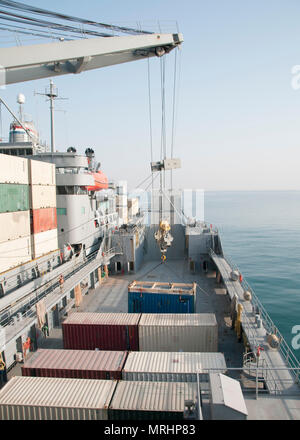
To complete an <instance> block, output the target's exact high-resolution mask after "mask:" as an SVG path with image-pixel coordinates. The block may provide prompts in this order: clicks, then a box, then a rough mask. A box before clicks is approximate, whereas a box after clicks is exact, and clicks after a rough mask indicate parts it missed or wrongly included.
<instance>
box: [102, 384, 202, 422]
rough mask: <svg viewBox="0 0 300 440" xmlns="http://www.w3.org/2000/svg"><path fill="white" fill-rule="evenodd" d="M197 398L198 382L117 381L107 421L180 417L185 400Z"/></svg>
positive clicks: (181, 417)
mask: <svg viewBox="0 0 300 440" xmlns="http://www.w3.org/2000/svg"><path fill="white" fill-rule="evenodd" d="M196 399H197V383H183V382H139V381H136V382H129V381H122V382H119V383H118V385H117V388H116V390H115V393H114V396H113V398H112V401H111V403H110V406H109V419H110V420H173V419H175V420H176V419H177V420H180V419H183V412H184V402H185V400H192V401H194V402H196Z"/></svg>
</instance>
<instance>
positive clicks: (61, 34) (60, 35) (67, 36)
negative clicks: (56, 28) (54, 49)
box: [0, 17, 83, 39]
mask: <svg viewBox="0 0 300 440" xmlns="http://www.w3.org/2000/svg"><path fill="white" fill-rule="evenodd" d="M0 19H2V17H0ZM0 25H1V26H5V27H6V28H5V29H3V30H7V31H9V32H13V31H16V32H21V31H23V33H24V32H25V31H26V33H28V34H29V35H38V36H45V37H47V38H49V31H48V30H45V31H43V29H35V28H30V27H22V26H18V25H16V24H7V23H1V22H0ZM7 27H9V28H13V29H9V28H7ZM19 29H20V30H19ZM29 31H33V32H42V33H43V34H35V33H32V32H29ZM52 35H54V36H57V38H61V37H64V38H70V39H71V37H73V38H74V36H72V35H68V34H63V33H56V32H53V30H51V37H52ZM53 38H55V37H53ZM78 38H80V36H78ZM81 38H83V37H81Z"/></svg>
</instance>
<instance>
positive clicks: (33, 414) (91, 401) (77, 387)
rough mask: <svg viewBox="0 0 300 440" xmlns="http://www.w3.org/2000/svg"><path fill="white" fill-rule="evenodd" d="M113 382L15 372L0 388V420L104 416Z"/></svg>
mask: <svg viewBox="0 0 300 440" xmlns="http://www.w3.org/2000/svg"><path fill="white" fill-rule="evenodd" d="M116 384H117V382H116V381H112V380H91V379H85V380H83V379H57V378H53V377H18V376H15V377H13V378H12V379H11V380H10V381H9V382H8V383H7V384H6V385H5V386H4V387H3V388H2V389H1V391H0V420H107V419H108V406H109V404H110V402H111V398H112V396H113V393H114V390H115V388H116Z"/></svg>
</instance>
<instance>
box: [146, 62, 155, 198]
mask: <svg viewBox="0 0 300 440" xmlns="http://www.w3.org/2000/svg"><path fill="white" fill-rule="evenodd" d="M147 63H148V101H149V132H150V157H151V162H153V134H152V107H151V79H150V60H149V57H148V58H147ZM151 168H152V167H151ZM153 184H154V179H153V171H152V169H151V187H152V193H153V189H154V187H153Z"/></svg>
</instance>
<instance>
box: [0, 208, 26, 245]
mask: <svg viewBox="0 0 300 440" xmlns="http://www.w3.org/2000/svg"><path fill="white" fill-rule="evenodd" d="M29 235H30V211H17V212H4V213H1V214H0V243H3V242H6V241H9V240H16V239H17V238H20V237H28V236H29Z"/></svg>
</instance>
